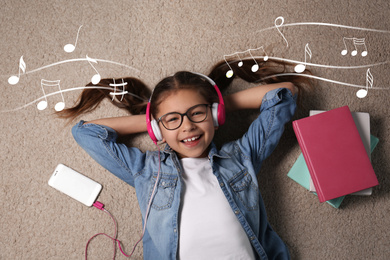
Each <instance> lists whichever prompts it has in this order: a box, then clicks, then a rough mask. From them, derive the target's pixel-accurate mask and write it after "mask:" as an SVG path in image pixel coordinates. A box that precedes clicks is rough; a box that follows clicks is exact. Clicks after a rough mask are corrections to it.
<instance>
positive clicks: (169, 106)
mask: <svg viewBox="0 0 390 260" xmlns="http://www.w3.org/2000/svg"><path fill="white" fill-rule="evenodd" d="M199 104H207V102H206V100H205V98H204V97H203V96H202V95H200V94H199V93H198V92H197V91H196V90H192V89H181V90H178V91H176V92H174V93H172V94H170V95H169V96H167V98H165V99H164V100H163V101H162V102H161V103H160V105H159V107H158V115H157V116H158V118H159V117H161V116H162V115H165V114H167V113H170V112H179V113H186V112H187V110H188V109H189V108H191V107H193V106H196V105H199ZM159 127H160V129H161V134H162V136H163V141H164V142H167V143H168V145H169V146H170V147H171V148H172V149H173V150H174V151H175V152H176V153H177V154H178V156H179V158H185V157H192V158H199V157H206V156H207V155H208V151H209V145H210V143H211V141H212V140H213V138H214V133H215V129H216V128H215V127H214V124H213V119H212V114H211V108H210V107H207V118H206V119H205V120H204V121H203V122H200V123H194V122H191V121H190V120H189V119H188V117H187V116H183V122H182V124H181V126H180V127H179V128H177V129H175V130H167V129H166V128H165V127H164V126H163V125H162V123H161V122H159ZM193 139H194V140H193Z"/></svg>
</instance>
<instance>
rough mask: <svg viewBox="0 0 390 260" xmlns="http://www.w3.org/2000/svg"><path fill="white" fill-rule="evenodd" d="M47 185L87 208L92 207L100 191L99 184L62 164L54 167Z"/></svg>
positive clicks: (100, 186)
mask: <svg viewBox="0 0 390 260" xmlns="http://www.w3.org/2000/svg"><path fill="white" fill-rule="evenodd" d="M49 185H50V186H51V187H53V188H55V189H57V190H59V191H60V192H62V193H65V194H66V195H68V196H70V197H71V198H73V199H75V200H78V201H79V202H81V203H83V204H84V205H86V206H88V207H90V206H92V204H93V203H94V202H95V200H96V198H97V196H98V195H99V193H100V191H101V189H102V185H101V184H99V183H97V182H96V181H94V180H92V179H90V178H88V177H86V176H84V175H82V174H81V173H79V172H77V171H75V170H73V169H71V168H69V167H67V166H65V165H63V164H59V165H58V166H57V167H56V169H55V170H54V172H53V174H52V176H51V177H50V179H49Z"/></svg>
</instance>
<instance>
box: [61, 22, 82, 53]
mask: <svg viewBox="0 0 390 260" xmlns="http://www.w3.org/2000/svg"><path fill="white" fill-rule="evenodd" d="M81 27H83V26H82V25H81V26H80V27H79V30H78V31H77V36H76V42H75V44H74V45H73V44H71V43H68V44H67V45H65V46H64V51H66V52H68V53H70V52H73V51H74V50H75V49H76V46H77V40H78V38H79V33H80V29H81Z"/></svg>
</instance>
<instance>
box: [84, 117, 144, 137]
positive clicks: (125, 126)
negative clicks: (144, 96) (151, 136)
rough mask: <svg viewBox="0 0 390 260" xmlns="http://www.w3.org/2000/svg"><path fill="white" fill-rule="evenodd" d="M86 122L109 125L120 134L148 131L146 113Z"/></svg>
mask: <svg viewBox="0 0 390 260" xmlns="http://www.w3.org/2000/svg"><path fill="white" fill-rule="evenodd" d="M85 124H97V125H104V126H108V127H110V128H112V129H114V130H115V131H116V132H117V133H118V135H129V134H136V133H141V132H145V131H147V129H146V116H145V115H131V116H123V117H110V118H102V119H96V120H92V121H88V122H86V123H85Z"/></svg>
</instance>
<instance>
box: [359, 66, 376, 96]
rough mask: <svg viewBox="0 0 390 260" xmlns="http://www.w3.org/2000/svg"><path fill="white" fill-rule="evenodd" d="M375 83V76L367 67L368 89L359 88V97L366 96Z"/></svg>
mask: <svg viewBox="0 0 390 260" xmlns="http://www.w3.org/2000/svg"><path fill="white" fill-rule="evenodd" d="M373 85H374V77H373V76H372V74H371V72H370V69H367V72H366V89H359V90H358V92H356V96H357V97H358V98H365V97H366V96H367V93H368V89H369V88H372V87H373Z"/></svg>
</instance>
